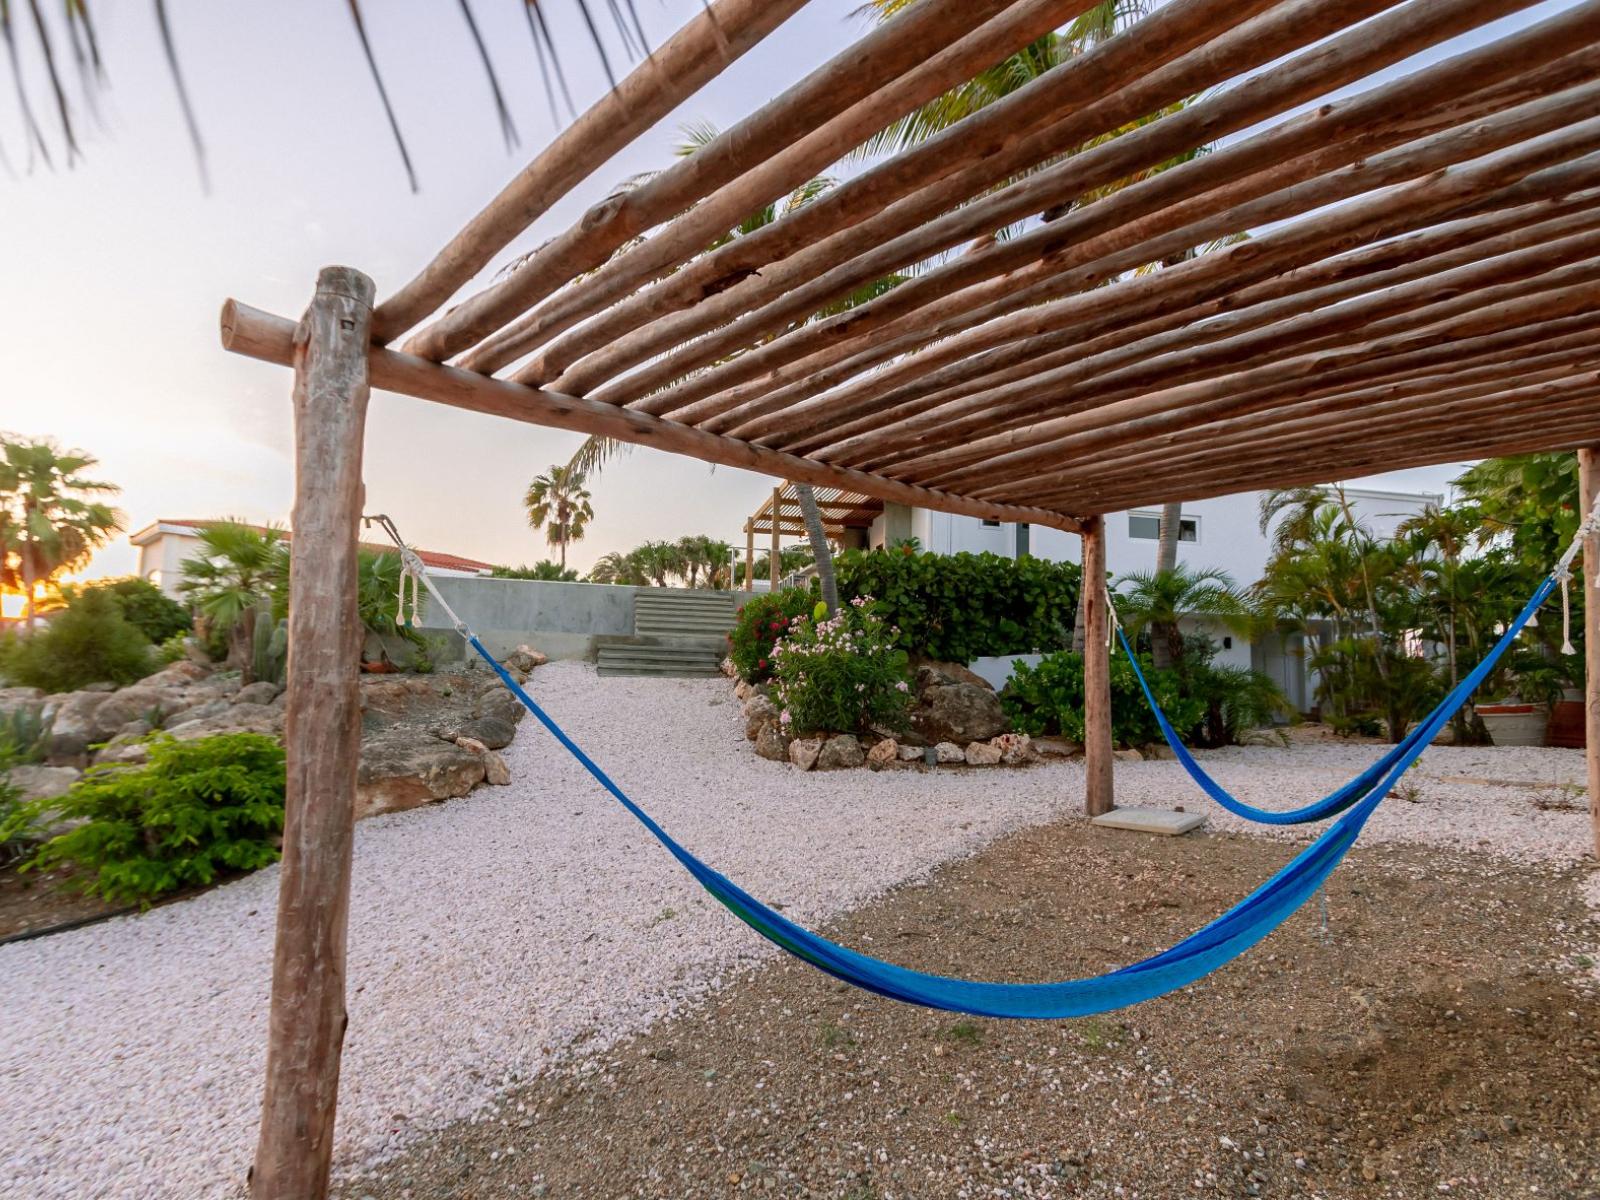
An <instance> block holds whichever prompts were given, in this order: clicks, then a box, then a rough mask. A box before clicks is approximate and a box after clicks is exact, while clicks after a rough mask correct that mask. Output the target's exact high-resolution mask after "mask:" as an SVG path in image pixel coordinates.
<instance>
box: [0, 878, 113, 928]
mask: <svg viewBox="0 0 1600 1200" xmlns="http://www.w3.org/2000/svg"><path fill="white" fill-rule="evenodd" d="M65 882H66V876H65V875H64V874H63V873H61V872H34V873H30V874H27V875H19V874H18V873H17V870H16V868H15V867H0V938H8V937H12V936H14V935H16V934H19V933H27V932H29V931H31V930H35V929H45V928H48V927H50V926H53V925H59V924H61V923H63V922H71V921H76V920H80V919H82V918H85V917H98V916H102V915H104V914H107V913H114V912H120V911H121V910H122V909H123V908H125V907H126V906H125V905H121V904H112V903H110V902H108V901H105V900H101V899H99V898H97V897H95V896H86V895H84V894H83V893H82V892H79V891H77V890H76V889H74V888H70V887H67V886H65Z"/></svg>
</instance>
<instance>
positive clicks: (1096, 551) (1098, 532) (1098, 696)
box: [1082, 516, 1116, 817]
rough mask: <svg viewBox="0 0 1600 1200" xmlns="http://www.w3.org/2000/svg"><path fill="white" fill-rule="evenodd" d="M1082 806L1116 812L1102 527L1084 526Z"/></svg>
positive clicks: (1094, 520) (1100, 520)
mask: <svg viewBox="0 0 1600 1200" xmlns="http://www.w3.org/2000/svg"><path fill="white" fill-rule="evenodd" d="M1082 536H1083V582H1082V587H1083V625H1084V630H1083V763H1084V782H1083V802H1084V807H1085V808H1086V809H1087V810H1088V813H1089V815H1090V816H1091V817H1098V816H1099V815H1100V814H1101V813H1108V812H1110V811H1111V810H1112V809H1113V808H1115V807H1116V800H1115V799H1114V797H1113V794H1112V786H1111V750H1112V742H1111V641H1110V639H1111V614H1110V611H1109V608H1108V603H1107V600H1106V522H1105V518H1104V517H1099V516H1095V517H1085V518H1084V521H1083V535H1082Z"/></svg>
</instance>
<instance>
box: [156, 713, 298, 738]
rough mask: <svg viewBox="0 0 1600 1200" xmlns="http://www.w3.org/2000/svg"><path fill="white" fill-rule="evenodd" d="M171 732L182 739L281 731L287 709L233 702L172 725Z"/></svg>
mask: <svg viewBox="0 0 1600 1200" xmlns="http://www.w3.org/2000/svg"><path fill="white" fill-rule="evenodd" d="M167 732H168V733H170V734H171V735H172V736H173V737H175V738H177V739H178V740H179V741H180V742H190V741H193V740H194V739H195V738H203V737H210V736H212V735H213V734H217V733H269V734H279V733H282V732H283V710H282V709H280V708H273V707H272V706H271V705H268V704H232V705H229V706H228V709H227V711H226V712H220V713H217V714H216V715H215V716H211V717H202V718H200V719H198V720H194V721H184V722H183V723H182V724H180V725H169V726H167Z"/></svg>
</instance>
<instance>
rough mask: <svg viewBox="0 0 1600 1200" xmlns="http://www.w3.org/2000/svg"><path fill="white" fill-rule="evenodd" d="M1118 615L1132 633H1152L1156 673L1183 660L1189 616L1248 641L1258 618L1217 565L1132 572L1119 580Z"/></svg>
mask: <svg viewBox="0 0 1600 1200" xmlns="http://www.w3.org/2000/svg"><path fill="white" fill-rule="evenodd" d="M1116 599H1117V601H1118V604H1117V615H1118V616H1119V617H1120V618H1121V619H1122V621H1123V623H1124V624H1125V625H1127V627H1128V630H1129V632H1130V633H1133V634H1139V633H1143V632H1145V631H1146V630H1148V631H1149V633H1150V658H1151V661H1152V662H1153V663H1154V665H1155V667H1156V668H1157V669H1158V670H1161V669H1164V668H1167V667H1175V666H1178V665H1179V664H1181V663H1182V661H1183V649H1184V647H1183V633H1182V631H1181V629H1180V628H1179V625H1178V622H1179V620H1180V619H1181V618H1183V617H1186V616H1197V617H1206V618H1208V619H1210V620H1213V621H1216V622H1218V623H1219V624H1221V625H1222V627H1223V628H1224V629H1226V630H1228V631H1229V632H1230V633H1234V634H1237V635H1238V636H1240V637H1249V636H1251V634H1252V633H1253V632H1254V631H1255V629H1256V625H1257V623H1258V617H1257V615H1256V612H1255V609H1254V608H1253V607H1252V605H1251V603H1250V601H1249V599H1248V598H1247V597H1246V595H1245V594H1244V593H1243V592H1242V591H1240V590H1239V588H1238V587H1237V586H1236V585H1235V584H1234V582H1233V577H1232V576H1230V575H1229V574H1228V573H1227V572H1226V571H1223V570H1221V569H1219V568H1216V567H1205V568H1202V569H1196V568H1194V567H1191V566H1189V565H1188V564H1187V563H1180V564H1178V565H1177V566H1176V567H1174V568H1173V569H1172V570H1170V571H1134V572H1132V573H1130V574H1128V575H1124V576H1123V577H1122V578H1121V579H1120V580H1118V581H1117V590H1116Z"/></svg>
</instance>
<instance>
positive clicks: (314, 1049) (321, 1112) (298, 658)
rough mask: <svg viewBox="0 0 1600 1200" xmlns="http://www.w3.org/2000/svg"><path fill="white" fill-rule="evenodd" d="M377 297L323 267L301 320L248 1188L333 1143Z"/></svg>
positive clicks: (321, 1164) (266, 1194)
mask: <svg viewBox="0 0 1600 1200" xmlns="http://www.w3.org/2000/svg"><path fill="white" fill-rule="evenodd" d="M372 303H373V286H372V280H370V279H368V278H367V277H366V276H365V275H363V274H361V273H360V272H359V271H355V270H352V269H350V268H348V267H325V268H324V269H323V270H322V272H321V273H320V274H319V275H318V277H317V291H316V295H315V296H313V297H312V300H311V307H310V308H308V309H307V310H306V315H305V316H304V317H303V318H302V319H301V321H300V324H299V327H298V328H297V330H296V332H295V354H294V430H295V501H294V542H293V544H292V555H293V557H292V565H293V569H292V571H291V572H290V581H289V686H288V707H287V710H286V713H285V718H284V734H283V740H284V748H285V750H286V751H287V754H288V772H289V775H288V790H287V794H286V797H285V800H286V813H285V823H284V833H283V863H282V867H281V874H280V877H279V886H278V930H277V945H276V949H275V951H274V956H273V963H272V1008H271V1014H270V1017H269V1029H268V1042H267V1073H266V1087H265V1091H264V1095H263V1098H262V1104H261V1136H260V1141H259V1143H258V1145H257V1148H256V1159H255V1165H254V1167H253V1168H252V1170H251V1184H250V1187H251V1195H252V1197H253V1198H254V1200H322V1198H323V1197H324V1196H326V1195H327V1190H328V1170H329V1166H330V1163H331V1161H332V1154H333V1126H334V1110H335V1106H336V1104H337V1102H338V1094H339V1055H340V1051H341V1049H342V1047H343V1044H344V1031H345V1026H346V1024H347V1023H348V1017H347V1014H346V1012H345V977H344V972H345V940H346V933H347V924H348V916H349V907H350V852H351V841H352V837H351V833H352V825H353V823H354V819H355V791H356V765H357V762H358V759H359V757H360V754H361V707H360V694H359V688H358V683H357V663H358V662H359V660H360V654H361V640H362V631H361V622H360V618H359V617H358V616H357V612H356V561H357V534H358V529H359V526H360V517H361V504H362V499H363V494H362V485H361V443H362V433H363V428H364V425H365V422H366V412H367V396H368V377H367V350H368V345H369V343H370V340H371V324H372Z"/></svg>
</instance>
